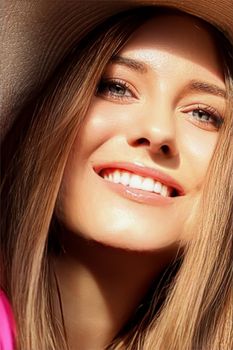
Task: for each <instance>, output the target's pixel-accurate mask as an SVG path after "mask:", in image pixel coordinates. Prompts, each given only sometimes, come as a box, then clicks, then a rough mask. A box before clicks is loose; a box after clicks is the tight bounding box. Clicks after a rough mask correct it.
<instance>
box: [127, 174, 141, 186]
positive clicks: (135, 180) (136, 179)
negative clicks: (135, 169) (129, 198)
mask: <svg viewBox="0 0 233 350" xmlns="http://www.w3.org/2000/svg"><path fill="white" fill-rule="evenodd" d="M129 186H130V187H132V188H138V189H141V188H142V177H141V176H139V175H134V174H133V175H131V178H130V182H129Z"/></svg>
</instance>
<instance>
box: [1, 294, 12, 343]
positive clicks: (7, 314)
mask: <svg viewBox="0 0 233 350" xmlns="http://www.w3.org/2000/svg"><path fill="white" fill-rule="evenodd" d="M14 335H15V322H14V318H13V313H12V311H11V307H10V304H9V302H8V300H7V297H6V295H5V294H4V293H3V291H1V290H0V350H14Z"/></svg>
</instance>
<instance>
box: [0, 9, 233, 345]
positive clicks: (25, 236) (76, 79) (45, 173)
mask: <svg viewBox="0 0 233 350" xmlns="http://www.w3.org/2000/svg"><path fill="white" fill-rule="evenodd" d="M156 11H157V10H156ZM142 12H143V13H142ZM152 12H153V11H151V8H149V9H148V8H144V9H143V8H140V9H139V10H137V9H136V10H131V11H127V12H124V13H121V14H118V15H116V16H114V17H112V18H110V19H108V20H107V21H106V22H104V23H102V24H101V25H99V26H98V27H97V28H95V30H93V31H92V32H90V33H88V34H87V36H86V37H85V38H84V39H82V40H81V41H80V42H78V43H76V45H75V46H74V47H72V48H71V50H70V51H69V52H68V53H67V55H66V57H65V58H64V59H63V61H62V62H61V63H60V64H59V66H58V67H57V69H56V70H55V71H54V74H53V75H52V76H51V77H50V80H49V81H47V82H46V87H45V88H44V89H42V91H41V94H40V96H39V97H38V98H37V99H36V100H35V101H31V103H30V104H28V106H27V108H25V109H24V110H23V111H22V112H21V113H20V115H19V117H18V118H17V120H16V122H15V124H14V126H13V127H12V129H11V131H10V132H9V134H8V135H7V136H6V138H5V141H4V143H3V146H2V151H3V154H2V166H3V170H2V175H3V181H2V195H1V201H2V204H1V209H2V224H1V225H2V229H1V255H0V261H2V265H3V274H4V279H3V281H2V284H3V287H4V289H5V290H6V292H7V294H8V296H9V298H10V300H11V302H12V306H13V311H14V315H15V318H16V323H17V339H16V342H17V348H18V349H22V350H38V349H42V350H58V349H64V350H65V349H68V345H67V341H66V334H65V325H64V324H63V323H62V317H61V321H60V320H57V319H56V318H55V317H54V300H53V299H54V290H55V289H56V283H55V282H56V281H55V280H54V278H53V277H52V275H51V264H50V259H49V237H50V232H51V223H52V218H53V212H54V206H55V202H56V198H57V194H58V191H59V187H60V183H61V179H62V175H63V171H64V167H65V164H66V161H67V158H68V155H69V152H70V150H71V147H72V144H73V142H74V140H75V138H76V135H77V133H78V131H79V128H80V126H81V124H82V122H83V120H84V118H85V115H86V112H87V109H88V106H89V104H90V101H91V98H92V96H93V94H94V93H95V89H96V87H97V85H98V82H99V80H100V78H101V75H102V74H103V71H104V69H105V67H106V64H107V63H108V62H109V60H110V58H111V57H112V56H113V55H115V54H116V53H117V52H119V50H120V49H121V48H122V47H123V45H124V44H125V43H126V42H127V40H128V39H129V37H130V35H131V34H132V33H133V32H134V30H135V29H136V28H137V27H138V26H139V25H140V24H142V23H143V22H144V21H145V20H146V19H148V18H149V17H150V16H152V15H154V14H153V13H152ZM155 13H157V12H155ZM219 35H220V34H219ZM219 40H220V39H219ZM221 40H222V45H223V47H224V49H223V54H222V55H223V65H224V69H225V75H226V84H227V93H228V109H227V110H228V111H227V113H226V117H225V120H224V124H223V126H222V128H221V130H220V132H219V141H218V145H217V147H216V150H215V153H214V156H213V159H212V161H211V164H210V167H209V170H208V174H207V175H206V183H205V186H204V189H203V195H202V198H201V203H200V208H199V211H198V221H197V222H195V225H193V228H192V230H193V237H194V238H193V239H192V240H191V241H190V243H188V244H187V245H186V247H185V254H184V260H183V261H182V264H181V267H180V268H179V269H178V272H177V273H176V274H175V277H174V279H173V280H172V282H171V283H170V284H169V287H168V288H167V292H166V298H165V301H164V303H163V305H162V307H161V308H160V309H159V312H158V311H157V312H156V310H157V308H156V306H157V294H156V290H155V293H154V296H152V297H151V299H150V301H149V307H148V309H147V310H146V312H145V313H144V314H143V315H142V316H141V317H140V318H139V319H138V320H137V322H136V323H135V324H134V325H132V326H131V327H128V328H127V327H125V328H124V329H123V330H122V332H121V333H120V334H119V335H118V336H117V337H116V338H115V339H114V340H113V342H112V344H109V346H108V348H109V349H131V350H136V349H146V350H151V349H156V350H169V349H172V350H174V349H176V350H184V349H185V350H193V349H195V350H208V349H209V350H219V349H224V350H225V349H226V350H228V349H229V350H230V349H231V348H233V346H232V343H231V342H232V339H233V338H231V333H232V324H231V320H232V314H233V311H232V305H233V297H232V283H233V276H232V274H233V272H232V261H231V259H232V255H233V251H232V250H233V247H232V215H233V214H232V212H233V207H232V206H233V199H232V195H233V183H232V172H233V171H232V170H233V144H232V122H233V116H232V91H233V84H232V71H230V69H231V65H230V62H231V58H232V57H230V50H231V46H230V45H228V43H225V41H224V40H225V39H223V38H222V37H221ZM231 54H232V51H231ZM190 230H191V228H190ZM155 289H156V288H155ZM57 299H58V301H59V291H58V293H57ZM126 329H127V331H126Z"/></svg>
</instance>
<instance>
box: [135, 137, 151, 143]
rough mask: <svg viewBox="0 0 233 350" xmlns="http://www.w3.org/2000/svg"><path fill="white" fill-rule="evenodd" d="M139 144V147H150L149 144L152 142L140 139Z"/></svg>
mask: <svg viewBox="0 0 233 350" xmlns="http://www.w3.org/2000/svg"><path fill="white" fill-rule="evenodd" d="M137 143H138V145H149V144H150V142H149V141H148V140H147V139H146V138H144V137H142V138H140V139H139V140H138V141H137Z"/></svg>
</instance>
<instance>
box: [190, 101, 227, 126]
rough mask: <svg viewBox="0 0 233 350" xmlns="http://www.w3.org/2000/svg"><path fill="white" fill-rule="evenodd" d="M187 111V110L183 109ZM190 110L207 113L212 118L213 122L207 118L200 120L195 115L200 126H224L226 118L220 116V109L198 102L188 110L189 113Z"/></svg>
mask: <svg viewBox="0 0 233 350" xmlns="http://www.w3.org/2000/svg"><path fill="white" fill-rule="evenodd" d="M183 112H186V111H183ZM190 112H192V113H193V112H199V113H202V114H205V115H207V117H208V118H210V119H211V120H212V122H210V121H207V120H202V121H201V120H198V119H197V118H195V117H194V116H193V118H195V122H196V123H197V124H198V125H200V126H207V127H211V126H213V127H214V128H215V129H217V130H218V129H220V127H221V126H222V124H223V122H224V120H223V118H222V117H221V116H220V114H219V113H218V111H217V110H216V109H215V108H214V107H212V106H209V105H201V104H198V105H196V106H194V107H192V110H190V111H188V113H190Z"/></svg>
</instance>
